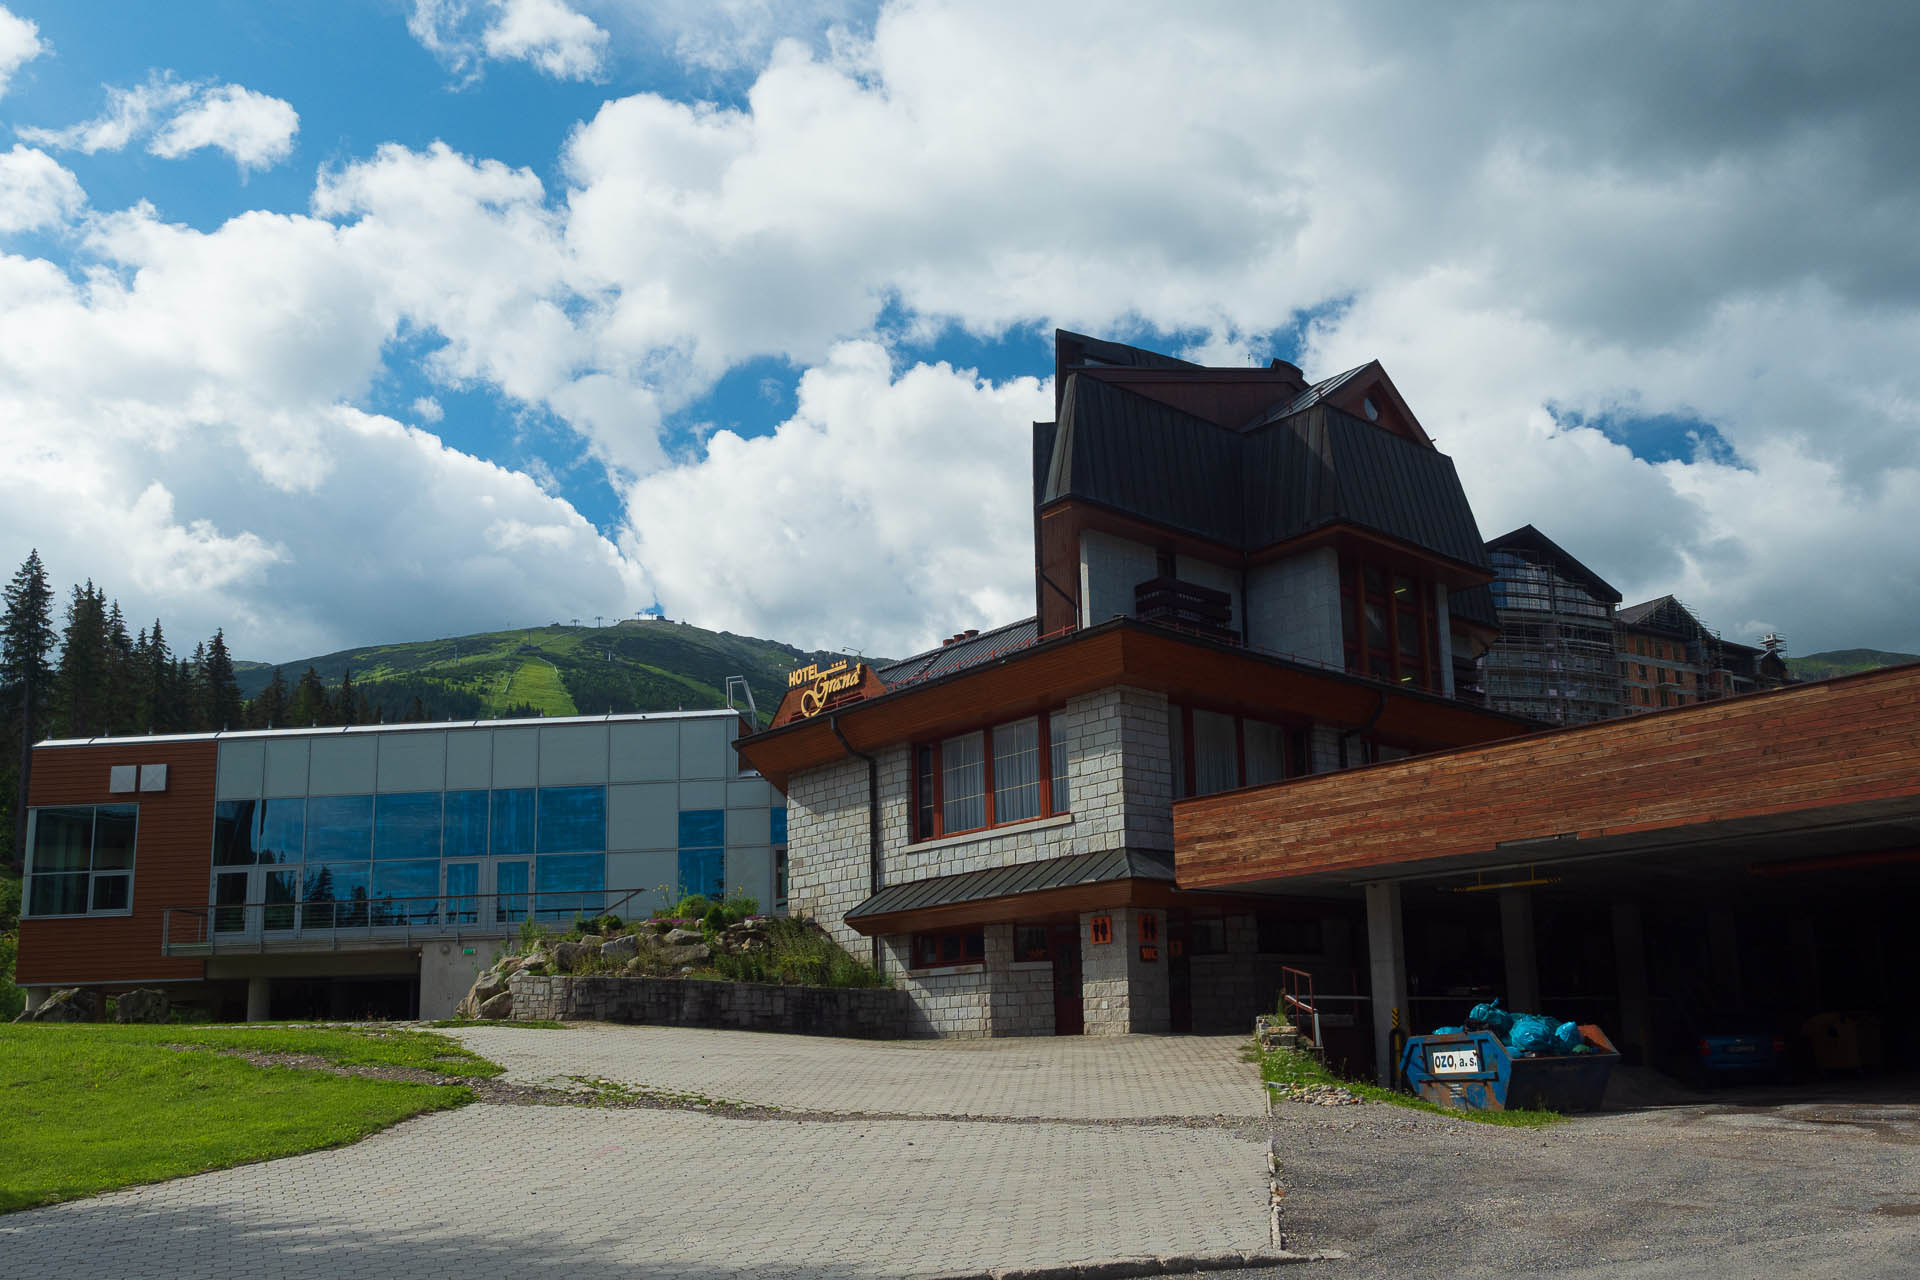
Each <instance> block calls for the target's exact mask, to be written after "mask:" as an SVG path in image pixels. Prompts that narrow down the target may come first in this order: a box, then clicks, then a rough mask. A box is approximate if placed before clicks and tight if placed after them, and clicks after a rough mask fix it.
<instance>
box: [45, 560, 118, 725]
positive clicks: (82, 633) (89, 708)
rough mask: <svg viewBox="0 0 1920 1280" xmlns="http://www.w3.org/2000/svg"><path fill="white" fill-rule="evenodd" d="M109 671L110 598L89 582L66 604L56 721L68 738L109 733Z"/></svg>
mask: <svg viewBox="0 0 1920 1280" xmlns="http://www.w3.org/2000/svg"><path fill="white" fill-rule="evenodd" d="M109 669H110V663H109V650H108V645H107V597H106V593H105V592H103V591H101V590H100V589H99V588H97V587H95V586H94V585H93V580H92V579H91V578H89V579H88V580H87V583H86V585H85V586H79V587H75V588H74V589H73V596H72V598H71V599H69V600H68V601H67V626H66V630H65V631H64V632H62V633H61V637H60V669H59V676H58V681H57V683H58V689H59V693H58V703H57V708H56V711H55V720H56V722H57V723H58V724H59V726H60V731H61V732H62V733H63V734H65V735H66V736H67V737H69V738H92V737H96V736H99V735H101V734H104V733H106V732H107V720H108V714H107V706H106V700H107V695H108V672H109Z"/></svg>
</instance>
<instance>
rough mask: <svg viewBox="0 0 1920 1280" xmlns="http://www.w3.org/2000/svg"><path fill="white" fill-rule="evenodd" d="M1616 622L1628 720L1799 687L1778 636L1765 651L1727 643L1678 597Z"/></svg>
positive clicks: (1631, 609) (1638, 608)
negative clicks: (1638, 715)
mask: <svg viewBox="0 0 1920 1280" xmlns="http://www.w3.org/2000/svg"><path fill="white" fill-rule="evenodd" d="M1502 572H1503V573H1504V572H1505V571H1504V570H1502ZM1616 598H1617V597H1616ZM1614 621H1615V629H1616V632H1617V637H1616V640H1615V644H1616V647H1617V649H1618V651H1619V652H1618V658H1619V662H1620V695H1621V706H1622V707H1623V708H1624V709H1625V710H1626V713H1627V714H1628V715H1632V714H1635V713H1637V712H1641V711H1654V710H1658V709H1659V708H1661V707H1684V706H1687V705H1688V704H1690V703H1695V702H1710V701H1712V700H1713V699H1715V698H1727V697H1731V696H1733V695H1734V694H1739V693H1753V692H1755V691H1757V690H1760V689H1777V688H1779V687H1780V686H1781V685H1784V684H1791V683H1793V677H1792V675H1790V674H1789V673H1788V671H1787V663H1786V658H1785V655H1784V651H1783V650H1782V648H1781V645H1780V638H1779V637H1778V636H1768V637H1766V638H1765V640H1763V641H1762V647H1761V648H1755V647H1754V646H1752V645H1749V644H1739V643H1736V642H1735V641H1732V640H1722V639H1721V638H1720V634H1719V632H1717V631H1715V630H1713V629H1712V628H1711V627H1709V626H1707V625H1706V624H1705V623H1704V622H1702V621H1700V618H1699V615H1698V614H1696V613H1694V611H1693V610H1691V609H1689V608H1688V607H1687V606H1686V605H1685V604H1683V603H1682V602H1681V601H1679V600H1677V599H1675V598H1674V597H1672V596H1661V597H1659V598H1658V599H1656V600H1648V601H1646V602H1645V603H1643V604H1636V605H1630V606H1628V607H1627V608H1625V609H1621V610H1619V611H1618V612H1617V613H1616V614H1615V616H1614ZM1503 624H1504V618H1503ZM1504 629H1505V628H1504V625H1503V627H1502V630H1503V631H1504ZM1502 638H1503V639H1504V636H1503V637H1502Z"/></svg>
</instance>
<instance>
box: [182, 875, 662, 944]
mask: <svg viewBox="0 0 1920 1280" xmlns="http://www.w3.org/2000/svg"><path fill="white" fill-rule="evenodd" d="M652 892H654V891H653V890H651V889H629V890H626V891H625V892H620V891H616V890H607V889H568V890H560V891H545V892H543V891H540V890H537V889H529V890H525V891H522V892H518V893H439V894H431V895H421V896H417V897H404V898H395V897H377V898H376V897H355V898H347V899H341V900H329V901H318V902H266V901H259V902H232V903H228V902H221V903H213V904H210V905H208V906H193V907H167V908H164V909H163V910H162V912H161V924H160V946H161V952H162V953H163V954H169V955H170V954H172V953H173V951H174V950H175V949H176V948H179V949H182V950H188V951H191V952H194V953H199V952H202V951H204V952H206V953H208V954H212V953H216V952H219V951H221V950H223V949H225V950H232V951H261V950H265V949H266V948H267V946H268V944H273V943H278V944H283V945H284V944H290V943H303V944H307V945H314V944H321V945H325V944H331V945H333V946H335V947H337V946H338V945H339V944H341V943H342V942H381V943H390V944H392V945H393V946H396V947H405V946H409V945H411V944H412V943H413V942H414V941H415V940H416V939H420V940H449V939H451V940H458V939H459V938H461V937H466V936H471V937H492V938H497V937H500V936H501V935H503V934H508V933H513V932H514V931H516V930H518V929H519V928H520V927H521V926H522V924H524V923H525V922H526V921H528V920H532V921H534V922H535V923H537V924H553V925H565V924H569V923H571V922H572V921H573V920H574V919H575V918H576V917H579V916H586V917H589V918H591V917H595V916H601V915H618V916H621V917H623V918H624V917H625V916H626V914H627V912H628V911H629V910H631V909H632V906H633V901H634V899H636V898H638V897H640V896H641V895H643V894H649V893H652Z"/></svg>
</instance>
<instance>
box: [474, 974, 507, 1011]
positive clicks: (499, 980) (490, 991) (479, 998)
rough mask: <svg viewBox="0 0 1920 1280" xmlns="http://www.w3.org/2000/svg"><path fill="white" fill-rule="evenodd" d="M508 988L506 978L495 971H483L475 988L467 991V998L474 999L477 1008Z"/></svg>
mask: <svg viewBox="0 0 1920 1280" xmlns="http://www.w3.org/2000/svg"><path fill="white" fill-rule="evenodd" d="M506 989H507V980H506V979H505V978H503V977H501V976H500V975H499V974H495V973H483V974H481V975H480V978H479V981H477V982H475V983H474V984H473V990H471V991H469V992H468V993H467V999H469V1000H471V1001H473V1007H474V1008H476V1009H477V1008H479V1007H480V1006H481V1005H483V1004H485V1003H486V1002H487V1001H489V1000H491V999H493V998H494V997H495V996H497V995H499V994H500V993H501V992H502V991H505V990H506Z"/></svg>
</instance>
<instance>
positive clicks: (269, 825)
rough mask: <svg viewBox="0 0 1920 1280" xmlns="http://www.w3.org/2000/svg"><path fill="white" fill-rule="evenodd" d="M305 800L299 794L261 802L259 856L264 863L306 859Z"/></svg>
mask: <svg viewBox="0 0 1920 1280" xmlns="http://www.w3.org/2000/svg"><path fill="white" fill-rule="evenodd" d="M306 849H307V802H306V800H305V799H304V798H302V797H294V798H292V799H282V800H267V801H264V802H262V803H261V806H260V840H259V845H258V852H259V859H260V861H261V862H262V863H263V864H272V863H278V864H285V863H289V862H303V861H305V860H306V856H307V854H306Z"/></svg>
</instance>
